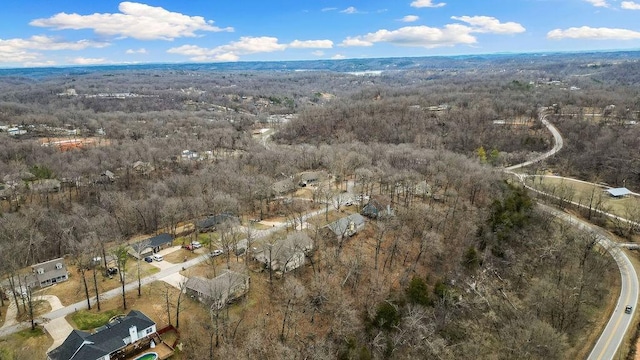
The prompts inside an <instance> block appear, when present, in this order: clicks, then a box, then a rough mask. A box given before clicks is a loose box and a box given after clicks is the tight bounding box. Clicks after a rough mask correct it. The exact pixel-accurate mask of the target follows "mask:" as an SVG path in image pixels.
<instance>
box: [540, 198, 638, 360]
mask: <svg viewBox="0 0 640 360" xmlns="http://www.w3.org/2000/svg"><path fill="white" fill-rule="evenodd" d="M539 207H540V208H542V209H543V210H544V211H546V212H548V213H551V214H553V215H554V216H556V217H557V218H559V219H561V220H563V221H566V222H568V223H570V224H571V225H573V226H575V227H577V228H579V229H581V230H584V231H587V232H590V233H592V234H594V235H595V236H596V238H597V241H598V243H599V244H600V245H601V246H602V247H603V248H605V249H607V251H608V252H609V253H610V254H611V256H612V257H613V258H614V259H615V261H616V263H617V264H618V268H619V269H620V280H621V284H622V286H621V288H620V296H619V297H618V302H617V304H616V307H615V309H614V311H613V314H611V318H610V319H609V322H608V323H607V326H606V327H605V328H604V331H603V332H602V334H601V335H600V338H599V339H598V342H597V343H596V345H595V346H594V347H593V350H592V351H591V353H590V354H589V357H588V358H587V359H588V360H601V359H613V358H614V357H615V356H616V353H617V351H618V348H619V347H620V344H621V343H622V340H623V339H624V336H625V334H626V332H627V330H628V329H629V326H630V325H631V322H632V321H633V312H632V313H631V314H625V312H624V309H625V307H626V306H627V305H631V306H633V307H634V310H635V307H636V304H637V302H638V288H639V287H640V285H639V284H638V274H637V273H636V270H635V268H634V267H633V264H632V263H631V261H629V257H627V254H625V253H624V251H623V250H621V249H620V247H619V246H618V244H617V243H616V242H615V241H613V240H611V239H610V238H608V237H607V236H606V234H605V233H604V231H602V229H600V228H599V227H597V226H594V225H592V224H590V223H588V222H586V221H583V220H581V219H579V218H577V217H575V216H573V215H569V214H567V213H564V212H562V211H560V210H556V209H554V208H551V207H549V206H546V205H539Z"/></svg>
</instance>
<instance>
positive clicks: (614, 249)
mask: <svg viewBox="0 0 640 360" xmlns="http://www.w3.org/2000/svg"><path fill="white" fill-rule="evenodd" d="M541 121H542V123H543V124H544V125H545V126H546V127H547V129H549V131H551V133H552V134H553V137H554V139H555V145H554V147H553V149H551V150H550V151H548V152H546V153H545V154H543V155H541V156H539V157H537V158H535V159H534V160H531V161H527V162H524V163H522V164H517V165H514V166H510V167H508V168H506V169H505V171H506V172H508V173H510V174H512V175H514V176H516V177H517V178H518V179H519V180H520V182H521V183H522V184H523V185H524V186H525V187H526V188H528V189H529V190H531V191H534V192H537V193H539V194H543V195H545V196H549V197H555V196H552V195H550V194H546V193H544V192H542V191H540V190H537V189H534V188H532V187H530V186H528V185H526V183H525V181H524V180H525V178H526V177H527V176H526V175H524V174H518V173H515V172H513V170H515V169H519V168H522V167H525V166H528V165H531V164H533V163H535V162H538V161H542V160H544V159H546V158H548V157H550V156H552V155H554V154H555V153H557V152H558V151H560V149H562V146H563V140H562V135H560V132H559V131H558V130H557V129H556V128H555V126H553V125H552V124H551V123H549V122H548V121H547V120H546V113H544V112H543V113H542V117H541ZM572 180H573V179H572ZM593 185H596V184H593ZM556 198H557V197H556ZM571 204H572V205H575V206H580V207H584V208H586V206H585V205H582V204H578V203H575V202H571ZM539 206H540V207H541V208H542V209H543V210H544V211H546V212H549V213H552V214H554V215H555V216H556V217H558V218H559V219H562V220H563V221H567V222H569V223H571V224H572V225H573V226H575V227H577V228H579V229H582V230H584V231H588V232H591V233H593V234H595V235H596V236H597V240H598V243H599V244H600V245H601V246H602V247H603V248H604V249H606V250H607V251H608V252H609V254H611V256H612V257H613V258H614V259H615V261H616V263H617V265H618V268H619V270H620V278H621V288H620V296H619V297H618V302H617V303H616V307H615V309H614V311H613V313H612V314H611V317H610V318H609V322H608V323H607V326H606V327H605V329H604V330H603V331H602V334H601V335H600V338H599V339H598V341H597V342H596V344H595V346H594V347H593V349H592V351H591V353H590V354H589V357H588V358H587V359H588V360H603V359H607V360H613V359H614V357H615V356H616V353H617V352H618V348H619V347H620V344H621V343H622V341H623V340H624V337H625V335H626V333H627V331H628V330H629V326H630V325H631V322H632V320H633V316H634V314H635V311H636V305H637V303H638V292H639V288H640V285H639V284H638V274H637V273H636V270H635V268H634V267H633V264H632V263H631V261H630V260H629V258H628V257H627V254H625V252H624V251H623V250H621V249H620V247H619V246H618V244H617V243H616V242H615V241H613V240H611V239H610V238H608V237H607V236H606V234H605V233H604V231H602V229H600V228H599V227H597V226H594V225H592V224H590V223H588V222H585V221H582V220H580V219H578V218H577V217H574V216H572V215H569V214H567V213H564V212H562V211H560V210H556V209H554V208H551V207H549V206H546V205H540V204H539ZM598 212H599V213H601V214H603V215H606V216H608V217H610V218H613V219H617V220H620V221H625V222H630V221H629V220H627V219H624V218H621V217H619V216H616V215H613V214H609V213H606V212H603V211H598ZM627 305H631V306H633V311H632V312H631V314H625V312H624V309H625V307H626V306H627Z"/></svg>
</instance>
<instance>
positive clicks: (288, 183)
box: [271, 179, 296, 196]
mask: <svg viewBox="0 0 640 360" xmlns="http://www.w3.org/2000/svg"><path fill="white" fill-rule="evenodd" d="M271 189H272V190H273V193H274V194H275V195H276V196H282V195H284V194H287V193H290V192H292V191H293V190H295V189H296V185H295V184H294V183H293V181H292V180H291V179H284V180H280V181H278V182H275V183H273V185H272V186H271Z"/></svg>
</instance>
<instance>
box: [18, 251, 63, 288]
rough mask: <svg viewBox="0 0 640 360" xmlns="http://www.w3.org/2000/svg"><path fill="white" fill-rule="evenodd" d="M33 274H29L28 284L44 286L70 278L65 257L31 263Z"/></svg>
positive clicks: (32, 286)
mask: <svg viewBox="0 0 640 360" xmlns="http://www.w3.org/2000/svg"><path fill="white" fill-rule="evenodd" d="M31 272H32V274H31V275H29V276H27V279H26V280H27V286H29V287H31V288H44V287H47V286H51V285H53V284H57V283H60V282H64V281H67V280H69V272H68V271H67V266H66V265H65V264H64V259H63V258H57V259H53V260H49V261H45V262H42V263H39V264H35V265H31Z"/></svg>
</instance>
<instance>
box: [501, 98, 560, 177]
mask: <svg viewBox="0 0 640 360" xmlns="http://www.w3.org/2000/svg"><path fill="white" fill-rule="evenodd" d="M540 121H541V122H542V124H544V126H546V127H547V129H549V131H551V134H552V135H553V139H554V145H553V148H552V149H551V150H549V151H547V152H546V153H544V154H542V155H540V156H538V157H536V158H535V159H533V160H529V161H525V162H523V163H521V164H516V165H513V166H509V167H508V168H505V170H507V171H511V170H515V169H519V168H523V167H526V166H529V165H531V164H535V163H537V162H540V161H542V160H544V159H546V158H548V157H550V156H553V155H555V154H556V153H557V152H558V151H560V149H562V147H563V146H564V140H563V139H562V135H560V132H559V131H558V129H556V127H555V126H553V124H551V123H550V122H549V121H548V120H547V113H546V112H544V110H542V113H541V115H540Z"/></svg>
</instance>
